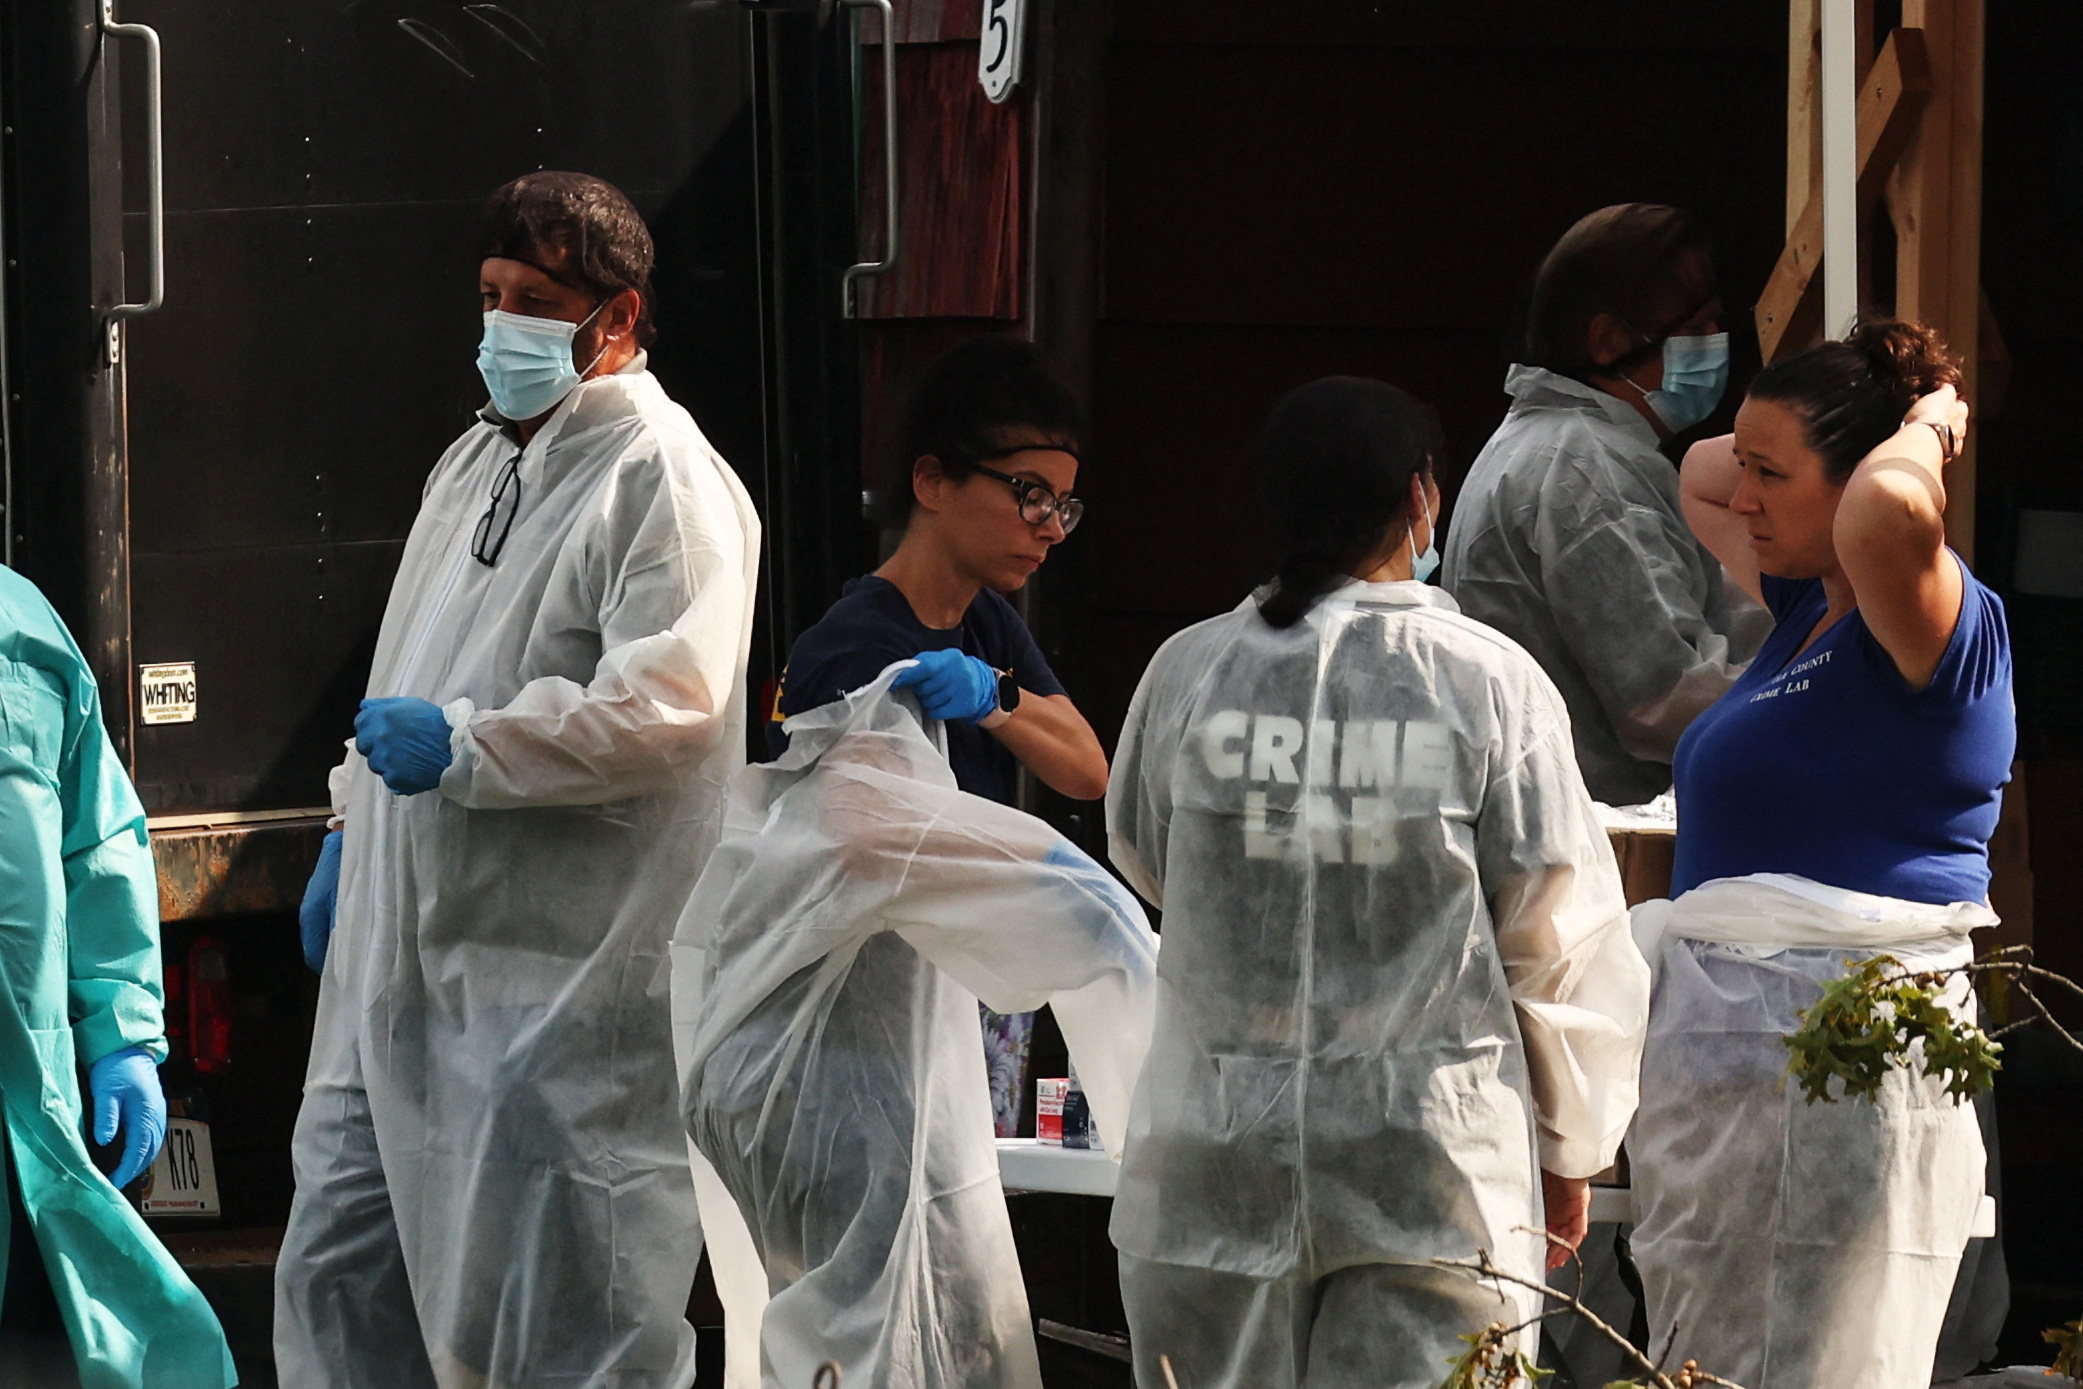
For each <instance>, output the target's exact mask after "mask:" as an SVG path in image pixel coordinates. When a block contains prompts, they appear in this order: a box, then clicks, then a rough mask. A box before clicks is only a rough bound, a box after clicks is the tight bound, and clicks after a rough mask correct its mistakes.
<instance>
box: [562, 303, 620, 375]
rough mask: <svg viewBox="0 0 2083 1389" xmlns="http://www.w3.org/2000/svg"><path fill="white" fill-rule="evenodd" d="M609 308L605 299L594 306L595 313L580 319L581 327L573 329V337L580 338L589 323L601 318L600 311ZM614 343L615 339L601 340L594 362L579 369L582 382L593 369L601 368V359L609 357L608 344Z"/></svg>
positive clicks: (594, 355)
mask: <svg viewBox="0 0 2083 1389" xmlns="http://www.w3.org/2000/svg"><path fill="white" fill-rule="evenodd" d="M607 306H608V301H607V300H605V299H603V300H601V301H600V302H599V303H598V304H595V305H594V306H593V312H592V313H589V314H587V315H586V316H585V317H584V318H582V319H580V320H579V326H578V327H577V328H574V329H572V336H573V337H577V336H578V335H579V334H580V333H582V332H584V331H585V328H586V325H587V324H588V323H591V322H592V321H593V320H594V319H596V318H599V317H600V311H601V310H602V309H604V308H606V307H607ZM613 341H614V339H613V338H603V339H601V343H600V351H598V352H596V353H594V354H593V360H592V361H590V362H588V363H586V365H585V366H583V367H581V368H580V369H579V380H581V381H584V380H586V378H587V373H589V372H591V371H592V370H593V368H595V367H597V366H599V365H600V359H601V358H602V357H605V356H607V355H608V344H609V343H611V342H613Z"/></svg>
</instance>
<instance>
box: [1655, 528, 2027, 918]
mask: <svg viewBox="0 0 2083 1389" xmlns="http://www.w3.org/2000/svg"><path fill="white" fill-rule="evenodd" d="M1956 558H1957V557H1956ZM1960 573H1961V576H1962V578H1963V579H1964V580H1965V581H1966V591H1965V592H1964V593H1963V594H1962V595H1961V599H1960V622H1959V625H1958V626H1957V627H1955V628H1954V630H1953V639H1952V641H1951V642H1950V643H1949V644H1948V645H1947V646H1946V651H1945V655H1944V657H1943V658H1942V659H1941V660H1940V661H1939V663H1938V673H1937V674H1936V675H1934V676H1933V677H1932V680H1931V683H1930V685H1928V686H1927V687H1925V688H1924V689H1922V690H1912V689H1910V688H1909V685H1908V683H1907V682H1906V681H1904V680H1903V678H1902V674H1901V672H1900V671H1898V670H1896V668H1895V662H1894V661H1893V660H1892V659H1891V658H1890V657H1889V655H1888V653H1887V651H1886V650H1885V649H1884V648H1883V647H1882V646H1881V644H1880V642H1879V641H1877V640H1875V638H1874V636H1873V634H1872V633H1871V632H1869V631H1867V629H1866V623H1865V620H1864V618H1863V617H1862V616H1861V615H1860V613H1859V612H1858V610H1857V609H1853V610H1852V611H1851V612H1850V613H1848V614H1846V615H1845V616H1844V618H1843V619H1841V620H1840V621H1838V622H1837V623H1836V624H1835V625H1834V626H1832V627H1831V628H1830V630H1829V631H1827V632H1825V633H1823V635H1822V636H1821V637H1820V638H1818V639H1817V641H1816V643H1815V645H1813V646H1811V647H1809V648H1808V650H1806V651H1803V652H1801V655H1800V658H1799V659H1798V660H1796V659H1794V653H1795V652H1796V651H1799V650H1800V646H1801V643H1802V642H1803V641H1805V640H1806V639H1807V637H1808V634H1809V632H1811V631H1812V630H1814V628H1815V624H1816V623H1817V622H1819V621H1821V620H1822V616H1823V614H1824V612H1825V611H1826V610H1827V609H1828V607H1829V600H1828V598H1827V597H1826V596H1825V594H1824V592H1823V584H1822V580H1820V579H1775V578H1772V577H1770V576H1767V577H1766V578H1765V580H1764V584H1763V588H1764V597H1765V602H1766V605H1767V606H1768V607H1770V608H1771V610H1772V615H1773V617H1774V618H1776V619H1777V625H1776V626H1775V627H1774V628H1773V629H1772V635H1771V636H1770V637H1768V638H1767V639H1766V641H1765V645H1764V648H1763V649H1762V650H1760V651H1759V652H1758V654H1757V659H1756V660H1754V661H1752V662H1751V664H1750V669H1749V670H1748V671H1746V672H1745V673H1744V675H1743V678H1742V679H1740V680H1738V681H1737V682H1736V684H1735V685H1734V686H1733V687H1732V688H1731V689H1730V690H1729V692H1728V693H1727V694H1724V695H1723V696H1722V697H1721V698H1720V700H1718V701H1717V702H1716V703H1715V704H1714V705H1713V706H1712V707H1711V708H1709V709H1708V710H1707V711H1706V712H1705V713H1704V714H1702V715H1700V717H1699V718H1698V719H1696V720H1694V721H1693V725H1692V727H1691V728H1689V729H1687V730H1686V732H1685V736H1684V738H1682V739H1680V740H1679V743H1678V752H1677V757H1676V760H1675V761H1674V763H1673V764H1672V772H1673V774H1674V780H1675V782H1676V785H1677V788H1678V848H1677V862H1676V864H1675V865H1674V868H1673V871H1672V875H1671V893H1672V895H1673V896H1676V895H1677V894H1678V893H1681V892H1686V891H1690V890H1691V889H1692V888H1695V887H1698V886H1699V885H1700V884H1701V883H1703V882H1707V881H1710V880H1712V879H1714V878H1733V877H1740V876H1742V875H1744V874H1748V873H1795V874H1799V875H1800V876H1802V877H1804V878H1810V879H1813V880H1814V881H1816V882H1820V883H1827V884H1829V885H1830V886H1832V887H1841V888H1849V889H1851V890H1852V891H1854V892H1871V893H1876V894H1879V895H1881V896H1884V897H1897V898H1902V899H1904V900H1906V901H1911V902H1932V903H1939V904H1944V903H1948V902H1982V901H1986V900H1987V899H1988V895H1989V837H1990V836H1991V835H1992V834H1994V833H1995V832H1996V817H1997V812H1998V810H1999V809H2000V808H2001V806H2002V801H2003V785H2004V783H2005V782H2006V781H2008V780H2009V779H2010V772H2011V757H2012V754H2013V753H2014V752H2015V750H2016V748H2017V740H2018V734H2017V717H2016V715H2015V713H2014V711H2013V708H2012V705H2011V639H2010V633H2009V630H2008V629H2007V627H2006V625H2005V622H2004V612H2003V600H2001V599H2000V598H1998V597H1997V596H1996V595H1995V594H1994V593H1991V592H1990V591H1989V590H1988V589H1987V588H1985V587H1983V586H1982V584H1981V582H1980V581H1979V580H1977V579H1976V578H1975V577H1974V575H1972V574H1970V573H1968V572H1967V566H1966V565H1964V564H1963V565H1961V566H1960Z"/></svg>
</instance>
